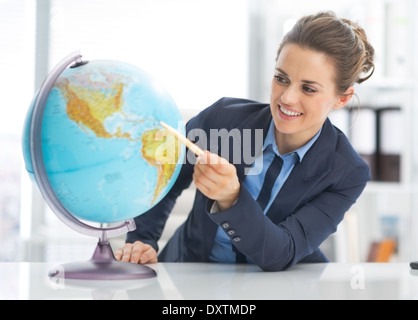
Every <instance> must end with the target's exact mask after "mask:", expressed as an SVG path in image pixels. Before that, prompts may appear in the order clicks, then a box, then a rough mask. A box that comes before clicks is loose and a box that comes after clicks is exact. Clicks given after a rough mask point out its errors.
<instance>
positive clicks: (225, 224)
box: [221, 222, 229, 230]
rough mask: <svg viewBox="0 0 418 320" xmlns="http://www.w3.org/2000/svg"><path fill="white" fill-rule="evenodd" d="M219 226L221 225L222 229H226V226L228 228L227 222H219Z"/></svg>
mask: <svg viewBox="0 0 418 320" xmlns="http://www.w3.org/2000/svg"><path fill="white" fill-rule="evenodd" d="M221 226H222V229H224V230H226V229H228V228H229V223H228V222H223V223H222V224H221Z"/></svg>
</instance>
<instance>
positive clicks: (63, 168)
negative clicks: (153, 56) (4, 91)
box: [23, 60, 184, 223]
mask: <svg viewBox="0 0 418 320" xmlns="http://www.w3.org/2000/svg"><path fill="white" fill-rule="evenodd" d="M32 112H33V104H32V106H31V107H30V109H29V112H28V116H27V119H26V123H25V129H24V135H23V137H24V141H23V154H24V159H25V165H26V169H27V171H28V173H29V174H30V175H31V177H32V179H33V180H36V179H35V177H34V172H33V167H32V162H31V155H30V148H29V146H30V139H29V134H30V127H31V118H32ZM160 121H163V122H165V123H167V124H169V125H171V126H172V127H175V128H178V129H179V130H180V131H182V132H183V133H184V125H183V120H182V117H181V114H180V112H179V110H178V108H177V106H176V105H175V103H174V101H173V99H172V98H171V97H170V95H169V94H168V92H167V91H166V90H165V89H164V88H163V87H162V86H161V85H160V84H159V83H158V82H157V81H156V80H155V79H153V78H152V77H151V76H150V75H149V74H147V73H146V72H145V71H143V70H141V69H139V68H137V67H135V66H133V65H130V64H127V63H124V62H120V61H109V60H97V61H90V62H88V63H85V64H82V65H80V66H77V67H73V68H67V69H65V70H64V71H63V72H62V74H61V75H60V76H59V77H58V79H57V80H56V82H55V84H54V85H53V87H52V89H51V90H50V92H49V96H48V97H47V100H46V104H45V109H44V113H43V116H42V123H40V124H39V125H41V126H42V128H41V146H40V147H41V149H42V150H41V154H42V158H43V159H42V161H43V165H44V167H45V171H46V174H47V178H48V181H49V184H50V186H51V188H52V190H53V192H54V193H55V195H56V197H57V198H58V200H59V201H60V202H61V204H62V205H63V206H64V207H65V208H66V209H67V210H68V211H69V212H70V213H71V214H72V215H73V216H75V217H77V218H79V219H82V220H87V221H91V222H99V223H113V222H119V221H124V220H127V219H131V218H134V217H136V216H139V215H141V214H143V213H144V212H146V211H148V210H150V209H151V208H152V207H153V206H154V205H156V204H157V203H158V202H159V201H160V200H161V199H162V198H163V197H164V196H165V195H166V194H167V192H168V191H169V190H170V188H171V187H172V185H173V184H174V182H175V180H176V178H177V176H178V174H179V170H180V168H181V166H180V165H181V163H182V161H183V157H184V146H182V145H181V144H179V143H178V142H177V140H176V139H175V138H174V137H173V136H172V135H170V134H168V133H167V132H166V131H165V130H164V129H163V128H162V127H161V125H160Z"/></svg>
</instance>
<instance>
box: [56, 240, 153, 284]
mask: <svg viewBox="0 0 418 320" xmlns="http://www.w3.org/2000/svg"><path fill="white" fill-rule="evenodd" d="M48 276H49V277H50V278H53V279H71V280H139V279H150V278H155V277H156V276H157V273H156V272H155V270H153V269H152V268H150V267H147V266H144V265H140V264H133V263H129V262H123V261H117V260H116V259H115V257H114V255H113V251H112V249H111V247H110V244H109V242H107V241H105V242H102V241H99V243H98V244H97V247H96V250H95V252H94V254H93V257H92V258H91V260H89V261H84V262H70V263H66V264H62V265H59V266H57V267H55V268H53V269H52V270H50V271H49V274H48Z"/></svg>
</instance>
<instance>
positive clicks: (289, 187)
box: [116, 13, 374, 271]
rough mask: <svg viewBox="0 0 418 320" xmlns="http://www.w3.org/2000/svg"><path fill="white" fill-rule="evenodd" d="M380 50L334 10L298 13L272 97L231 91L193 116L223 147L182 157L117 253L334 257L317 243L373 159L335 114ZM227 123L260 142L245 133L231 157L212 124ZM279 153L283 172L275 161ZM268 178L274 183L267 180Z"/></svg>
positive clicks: (286, 261) (126, 256)
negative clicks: (191, 196)
mask: <svg viewBox="0 0 418 320" xmlns="http://www.w3.org/2000/svg"><path fill="white" fill-rule="evenodd" d="M373 55H374V50H373V48H372V47H371V45H370V44H369V43H368V41H367V37H366V34H365V32H364V30H363V29H361V28H360V27H359V26H358V25H356V24H354V23H351V22H350V21H348V20H341V19H338V18H337V17H336V16H335V15H334V14H333V13H319V14H317V15H312V16H306V17H303V18H301V19H300V20H299V21H298V22H297V24H296V25H295V26H294V28H293V29H292V30H291V31H290V32H289V33H288V34H287V35H286V36H285V37H284V39H283V41H282V43H281V45H280V47H279V50H278V55H277V62H276V68H275V73H274V77H273V79H272V84H271V97H270V104H269V105H266V104H261V103H257V102H254V101H248V100H242V99H230V98H228V99H227V98H224V99H221V100H219V101H218V102H216V103H215V104H214V105H213V106H211V107H209V108H208V109H206V110H204V111H203V112H201V113H200V114H199V115H198V116H196V117H195V118H193V119H192V120H191V121H189V123H188V124H187V128H186V129H187V132H188V133H189V137H190V133H191V132H193V130H195V129H199V130H203V132H206V133H207V134H208V136H209V137H208V141H207V145H208V146H214V145H215V146H217V149H216V148H215V150H214V148H210V150H211V152H208V151H206V152H205V153H204V154H203V155H202V156H200V157H199V159H198V161H197V163H195V165H193V163H191V162H192V161H187V162H186V163H185V164H184V165H183V168H182V170H181V173H180V175H179V178H178V179H177V181H176V184H175V186H174V187H173V189H172V190H171V191H170V192H169V194H168V195H167V196H166V197H165V198H164V199H163V200H162V201H161V202H160V203H159V204H158V205H157V206H156V207H154V208H153V209H152V210H150V212H148V213H146V214H143V215H141V216H140V217H137V218H136V219H135V221H136V224H137V229H136V230H135V231H134V232H131V233H129V234H128V237H127V244H126V245H125V246H124V247H123V248H121V249H119V250H118V251H117V252H116V258H117V259H119V260H123V261H130V262H133V263H154V262H157V260H158V261H166V262H167V261H168V262H173V261H178V262H210V261H212V262H227V263H231V262H232V263H233V262H252V263H255V264H257V265H258V266H259V267H260V268H262V269H263V270H266V271H280V270H285V269H287V268H289V267H290V266H292V265H294V264H296V263H298V262H326V261H328V260H327V259H326V257H325V256H324V255H323V254H322V252H321V251H320V249H319V246H320V244H321V243H322V242H323V241H324V240H325V239H326V238H327V237H328V236H329V235H330V234H332V233H334V232H335V231H336V229H337V226H338V224H339V223H340V222H341V221H342V219H343V217H344V214H345V212H347V210H348V209H349V208H350V207H351V206H352V205H353V204H354V203H355V201H356V199H357V198H358V197H359V196H360V194H361V193H362V191H363V189H364V188H365V186H366V183H367V181H368V180H369V179H370V173H369V168H368V166H367V165H366V163H365V162H364V161H363V160H362V159H361V158H360V157H359V155H358V154H357V153H356V152H355V150H354V149H353V148H352V146H351V145H350V143H349V142H348V140H347V138H346V137H345V136H344V135H343V134H342V133H341V132H340V131H339V130H338V129H336V128H335V127H333V126H332V124H331V123H330V121H329V120H328V115H329V114H330V112H332V111H333V110H335V109H341V108H343V107H344V106H346V105H347V103H348V102H349V101H350V99H351V98H352V96H353V95H354V88H353V85H354V84H355V83H362V82H363V81H365V80H367V79H368V78H370V76H371V75H372V74H373V71H374V64H373ZM224 129H227V130H225V132H228V133H229V132H231V131H232V130H235V131H234V132H235V133H236V132H238V133H240V134H241V136H243V135H244V134H245V130H247V133H248V130H251V131H250V132H252V134H253V135H255V134H256V132H261V131H260V130H262V132H263V145H262V146H260V147H262V148H259V147H257V146H256V143H255V142H254V139H252V140H251V139H250V140H251V142H250V143H248V141H247V142H244V140H243V139H241V140H239V139H238V141H240V142H241V147H242V150H243V151H244V152H241V154H240V156H241V158H240V159H238V161H236V160H237V159H234V161H233V162H232V163H231V161H226V160H225V159H223V158H227V157H225V156H224V154H225V150H222V146H220V145H219V143H218V142H219V136H216V137H215V138H214V137H211V136H210V134H209V133H210V132H214V131H213V130H218V132H219V130H224ZM211 130H212V131H211ZM257 130H258V131H257ZM229 137H230V136H228V138H229ZM234 141H235V140H234ZM199 142H201V141H198V144H199ZM224 147H225V144H224ZM228 148H229V149H230V150H232V148H231V146H230V145H229V143H228ZM254 148H255V149H256V151H257V152H258V153H257V154H258V157H257V159H256V160H255V161H254V164H252V163H251V164H250V165H248V163H246V162H245V161H244V160H245V159H243V158H242V157H243V155H242V154H243V153H245V151H246V150H247V151H248V149H250V150H255V149H254ZM224 149H225V148H224ZM231 152H232V151H231ZM231 152H230V153H231ZM247 153H248V152H247ZM219 155H222V156H223V158H221V157H220V156H219ZM234 156H235V155H234ZM229 159H232V157H231V156H230V158H229ZM273 163H274V165H272V164H273ZM276 163H277V164H278V166H277V168H278V169H274V170H276V171H277V172H278V174H279V175H278V177H277V178H276V176H273V175H272V173H271V172H272V171H271V170H273V169H271V170H269V168H270V165H272V166H271V167H272V168H273V167H276ZM276 174H277V173H276ZM192 180H193V182H194V183H195V185H196V188H197V192H196V197H195V201H194V205H193V208H192V211H191V212H190V214H189V217H188V219H187V220H186V222H185V223H184V224H183V225H182V226H181V227H180V228H179V229H178V230H177V231H176V232H175V234H174V235H173V237H172V238H171V239H170V241H169V242H168V244H167V245H166V247H165V248H164V250H163V251H162V252H161V254H160V255H159V257H158V259H157V250H158V247H157V241H158V239H159V237H160V235H161V232H162V230H163V228H164V224H165V221H166V219H167V217H168V215H169V213H170V211H171V209H172V207H173V206H174V203H175V199H176V198H177V197H178V196H179V195H180V193H181V191H182V190H183V189H185V188H187V187H188V186H189V184H190V183H191V181H192ZM268 180H272V182H274V185H273V186H267V185H268V182H267V181H268ZM261 198H264V199H263V200H262V201H261ZM262 202H263V203H262Z"/></svg>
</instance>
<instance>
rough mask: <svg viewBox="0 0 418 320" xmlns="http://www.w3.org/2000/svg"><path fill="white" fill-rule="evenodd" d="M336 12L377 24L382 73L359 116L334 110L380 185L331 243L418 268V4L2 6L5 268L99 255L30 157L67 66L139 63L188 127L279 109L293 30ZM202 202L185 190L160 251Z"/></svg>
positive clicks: (19, 0)
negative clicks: (284, 43) (280, 75)
mask: <svg viewBox="0 0 418 320" xmlns="http://www.w3.org/2000/svg"><path fill="white" fill-rule="evenodd" d="M327 10H332V11H334V12H336V13H337V15H339V16H340V17H345V18H349V19H352V20H354V21H356V22H358V23H359V24H360V25H361V26H363V27H364V28H365V30H366V32H367V33H368V36H369V38H370V41H371V42H372V44H373V46H374V47H375V50H376V73H375V75H374V76H373V78H372V80H370V81H368V82H366V83H364V84H363V85H361V86H359V87H357V88H356V90H357V95H358V98H359V101H360V106H361V107H360V109H359V108H358V102H357V101H354V102H353V103H352V105H350V106H349V107H347V108H346V109H344V110H342V111H339V112H336V113H333V114H332V115H331V118H332V121H333V122H334V124H335V125H337V126H338V127H340V128H341V129H342V130H343V131H344V132H345V133H346V134H347V136H348V137H349V138H350V139H351V141H352V143H353V144H354V146H355V147H356V149H357V150H358V151H359V152H360V154H361V155H362V156H363V157H364V159H366V160H367V161H368V163H369V164H370V167H371V168H372V172H373V181H372V182H371V183H370V184H369V185H368V186H367V188H366V190H365V192H364V193H363V195H362V196H361V198H360V199H359V201H358V202H357V204H356V205H355V206H353V208H352V209H351V210H350V212H348V213H347V215H346V219H345V220H344V222H343V223H342V224H341V226H340V228H339V229H338V231H337V233H336V234H335V235H333V236H331V237H330V238H329V239H328V240H327V241H326V242H325V243H324V244H323V249H324V250H325V251H326V253H327V255H328V256H329V258H330V259H331V260H332V261H338V262H365V261H375V262H388V261H399V262H409V261H410V260H418V232H417V231H418V188H417V184H418V166H417V165H418V147H417V146H418V143H417V142H418V129H417V126H416V125H414V123H415V120H418V112H417V110H418V59H417V58H416V57H418V22H417V21H418V19H417V18H418V1H415V0H396V1H395V0H394V1H392V0H360V1H357V0H340V1H334V0H332V1H331V0H317V1H308V0H293V1H280V0H117V1H116V0H71V1H69V0H0V43H1V46H2V50H1V51H0V91H1V105H0V261H54V262H63V261H72V260H74V259H88V258H90V256H91V254H92V251H93V249H94V245H95V243H96V241H97V239H90V238H88V237H86V236H82V235H79V234H77V233H76V232H74V231H72V230H70V229H69V228H67V227H66V226H64V225H63V224H62V223H61V222H60V221H59V220H58V219H57V218H56V217H55V215H54V214H53V213H52V212H51V211H50V210H49V209H48V207H47V206H46V205H45V203H44V201H43V199H42V197H41V196H40V194H39V192H38V191H37V189H36V188H34V187H33V186H32V184H31V181H30V179H29V177H28V175H27V173H26V171H25V169H24V165H23V161H22V152H21V132H22V127H23V121H24V118H25V115H26V112H27V109H28V107H29V105H30V103H31V100H32V98H33V96H34V94H35V92H36V90H37V89H39V87H40V85H41V83H42V81H43V79H44V78H45V76H46V75H47V73H48V72H49V71H50V70H51V68H53V67H54V65H55V64H56V63H58V62H59V61H60V60H61V59H63V58H64V57H66V56H67V55H68V54H69V53H71V52H73V51H75V50H80V51H81V53H82V54H83V56H84V58H85V59H86V60H94V59H116V60H122V61H126V62H129V63H132V64H134V65H137V66H139V67H140V68H142V69H145V70H146V71H148V72H149V73H150V74H152V75H153V76H154V77H156V78H157V79H158V80H159V81H160V82H162V83H163V84H164V85H165V87H166V88H167V89H168V91H169V92H170V93H171V95H172V96H173V98H174V100H175V101H176V103H177V105H178V106H179V108H180V110H181V111H182V113H183V115H184V117H185V118H186V119H188V118H190V117H192V116H193V115H195V114H196V113H198V112H199V111H200V110H202V109H203V108H206V107H207V106H209V105H211V104H212V103H213V102H215V101H216V100H217V99H219V98H221V97H224V96H231V97H241V98H249V99H255V100H259V101H262V102H268V101H269V100H268V98H269V86H270V82H271V78H272V76H273V70H274V65H275V56H276V51H277V48H278V45H279V44H280V42H281V39H282V37H283V35H284V33H285V32H286V31H288V30H289V29H290V28H291V27H292V26H293V24H294V23H295V21H296V20H297V19H298V18H300V17H301V16H302V15H305V14H311V13H316V12H318V11H327ZM192 196H193V190H190V191H188V192H185V193H184V195H182V198H181V199H180V200H179V202H178V204H177V205H176V208H175V211H174V213H173V215H172V217H171V218H170V220H169V224H168V226H167V228H166V230H165V232H164V236H163V239H162V240H161V245H164V241H165V240H166V238H167V237H168V236H169V235H170V234H171V233H172V232H173V230H174V229H175V227H176V226H177V225H178V224H179V223H181V221H183V220H184V217H185V216H186V215H187V213H188V210H189V208H190V207H191V202H192ZM115 241H116V240H115ZM122 242H123V239H119V243H122ZM115 245H118V243H116V244H115Z"/></svg>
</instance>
